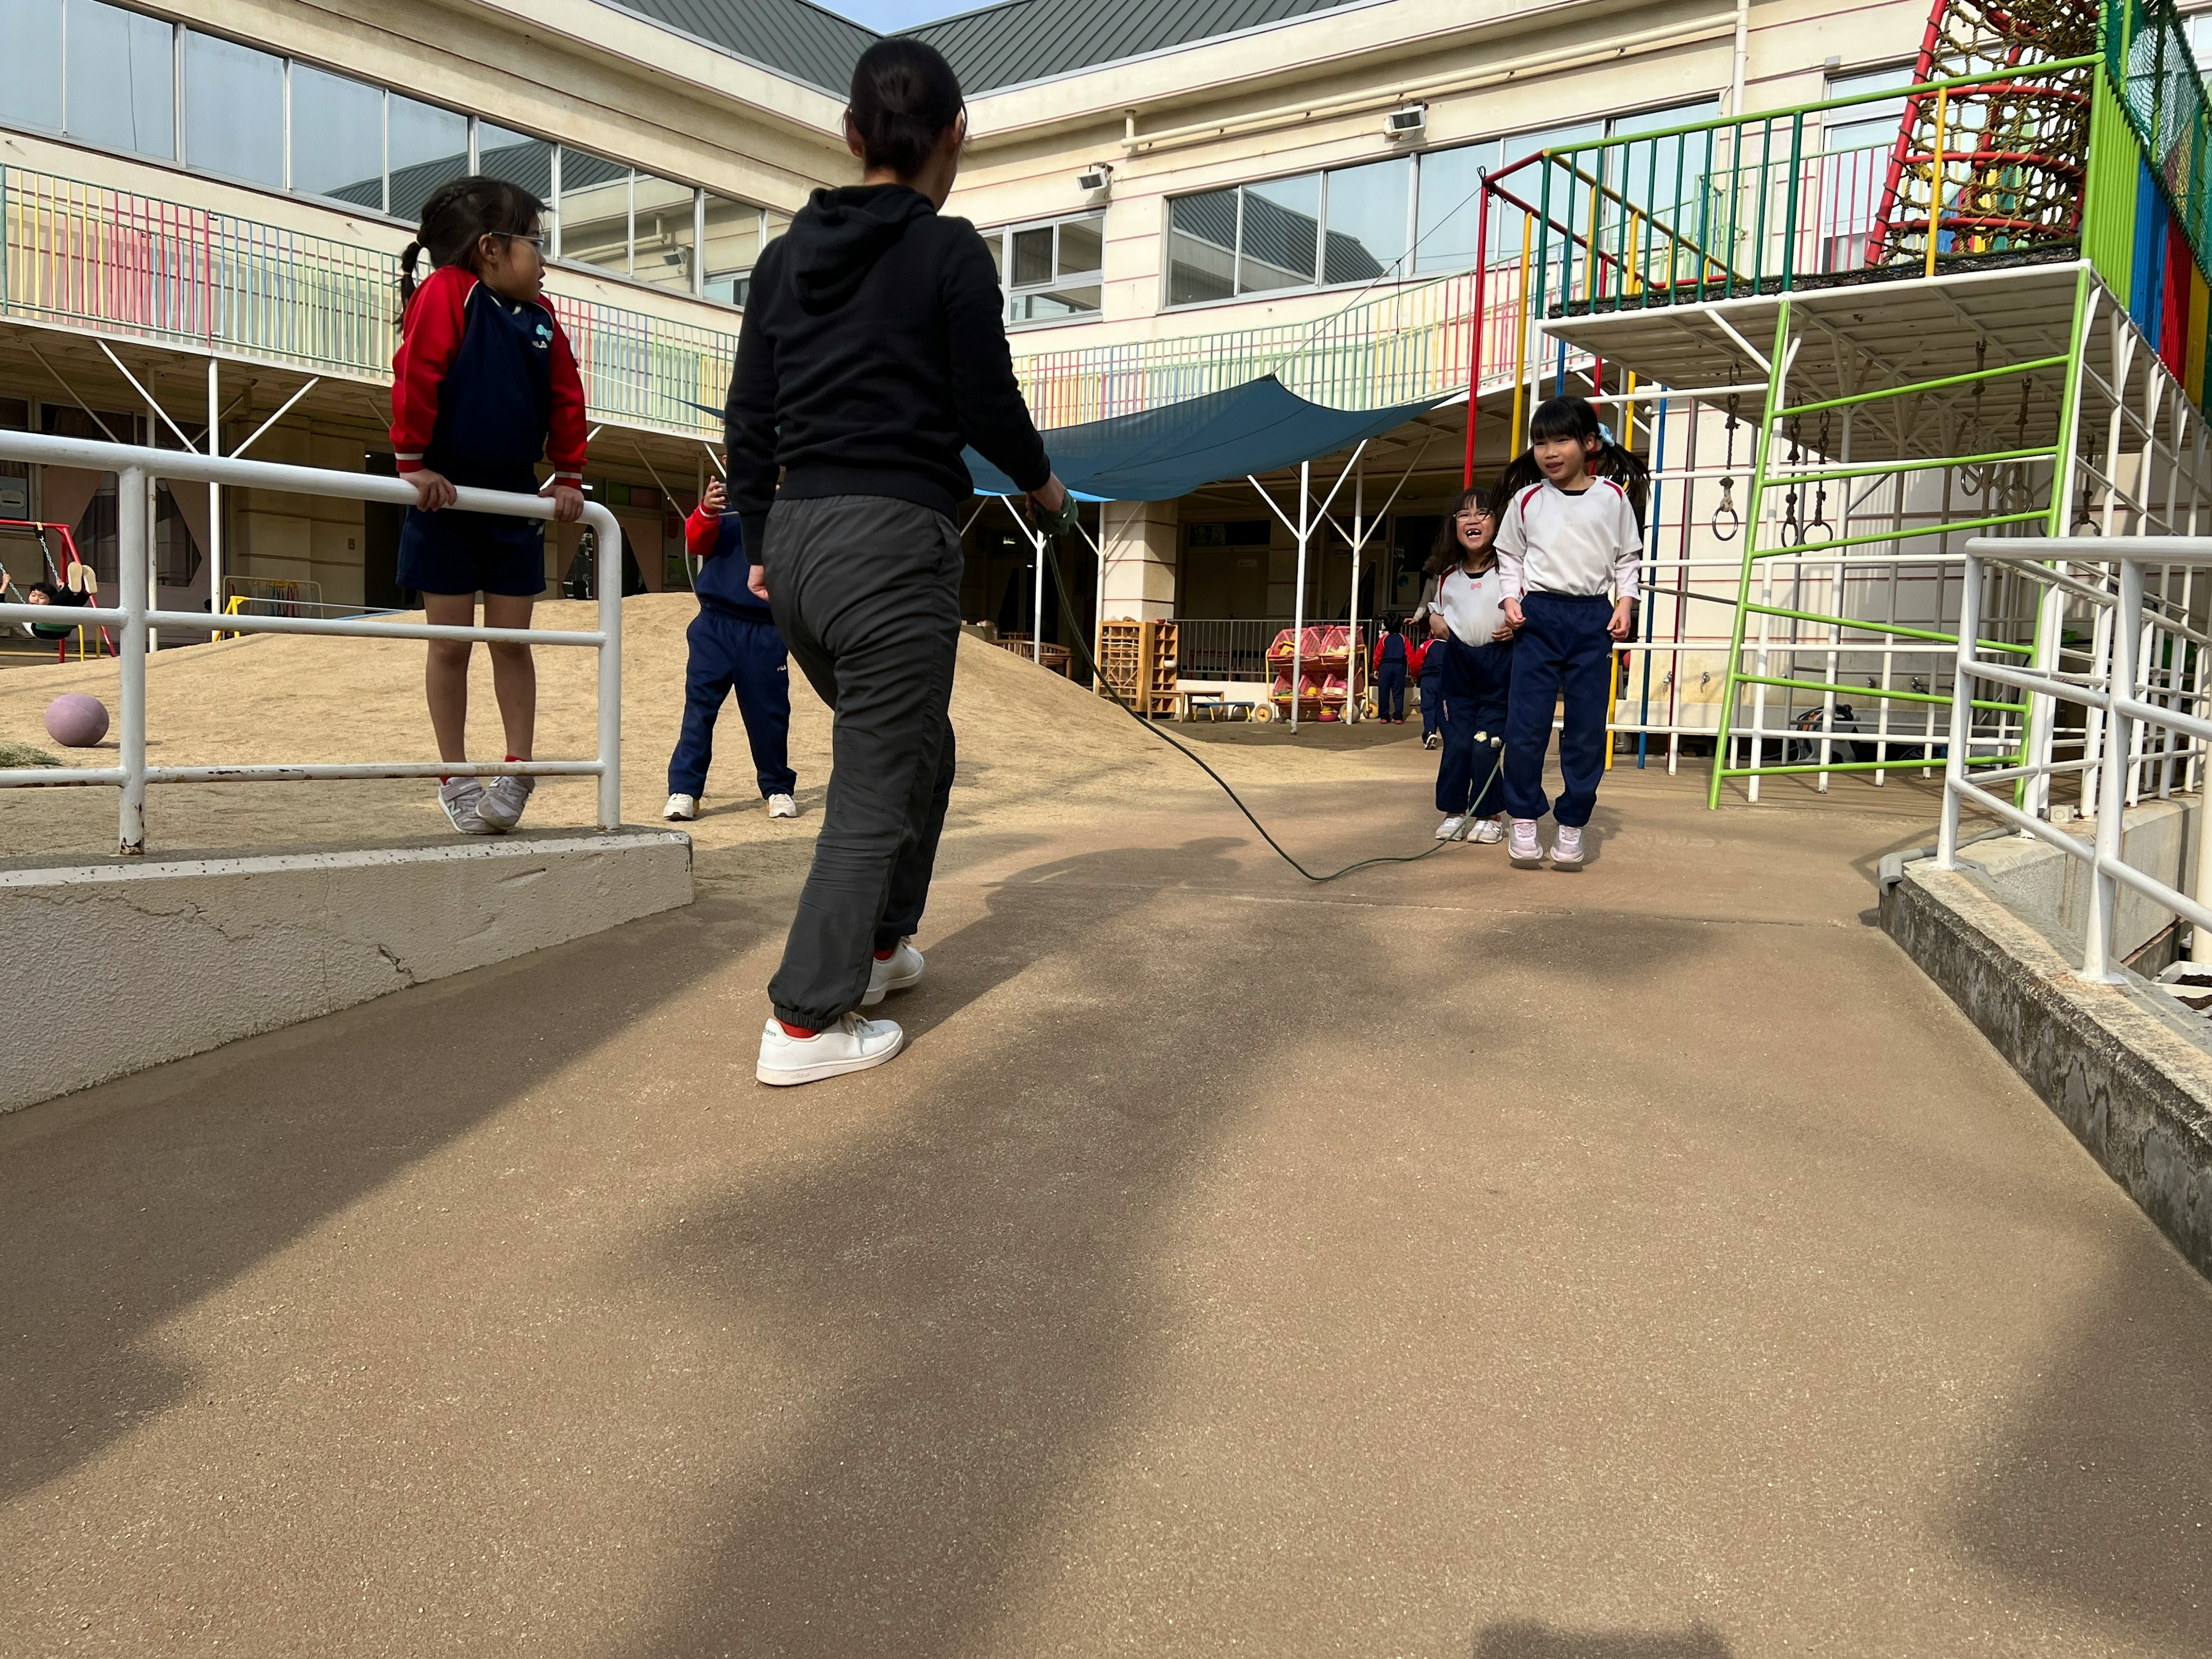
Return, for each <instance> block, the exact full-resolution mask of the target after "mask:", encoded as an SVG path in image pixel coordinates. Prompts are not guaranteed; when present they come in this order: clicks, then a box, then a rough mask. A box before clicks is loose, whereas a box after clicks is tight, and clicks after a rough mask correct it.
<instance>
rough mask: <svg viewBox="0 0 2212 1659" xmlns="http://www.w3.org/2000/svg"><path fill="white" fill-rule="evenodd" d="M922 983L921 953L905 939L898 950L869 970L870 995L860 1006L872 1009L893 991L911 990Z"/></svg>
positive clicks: (899, 944) (874, 964) (867, 995)
mask: <svg viewBox="0 0 2212 1659" xmlns="http://www.w3.org/2000/svg"><path fill="white" fill-rule="evenodd" d="M919 984H921V951H917V950H915V948H914V946H913V945H911V944H909V943H908V942H907V941H906V940H905V939H901V940H900V941H899V942H898V948H897V949H896V951H892V952H891V953H890V955H889V956H887V957H884V958H883V959H882V960H881V961H880V962H876V963H871V964H870V965H869V968H868V994H866V996H864V997H862V998H861V999H860V1006H862V1007H863V1008H872V1007H874V1006H876V1005H877V1004H878V1003H879V1002H881V1001H882V1000H884V998H885V997H886V996H888V995H889V994H890V993H891V992H893V991H907V990H911V989H913V988H914V987H915V986H917V985H919Z"/></svg>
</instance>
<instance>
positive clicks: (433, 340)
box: [392, 178, 585, 836]
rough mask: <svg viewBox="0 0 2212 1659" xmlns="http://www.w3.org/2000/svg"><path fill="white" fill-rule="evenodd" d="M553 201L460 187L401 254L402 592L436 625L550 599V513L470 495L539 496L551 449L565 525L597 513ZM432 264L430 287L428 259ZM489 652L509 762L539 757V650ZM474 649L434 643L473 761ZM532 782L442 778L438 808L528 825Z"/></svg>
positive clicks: (501, 616) (446, 718)
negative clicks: (558, 310)
mask: <svg viewBox="0 0 2212 1659" xmlns="http://www.w3.org/2000/svg"><path fill="white" fill-rule="evenodd" d="M544 212H545V204H544V203H542V202H540V201H539V200H538V198H537V197H535V196H532V194H531V193H530V192H529V191H526V190H524V189H523V188H521V187H520V185H513V184H509V183H508V182H507V180H505V179H485V178H470V179H454V180H453V183H451V184H449V185H444V186H442V187H441V188H440V189H439V190H438V191H435V193H434V194H433V195H432V196H431V197H430V199H429V201H428V203H426V204H424V205H423V209H422V228H421V229H420V230H418V231H417V232H416V237H415V240H413V241H411V242H410V243H409V244H408V245H407V247H406V249H405V251H404V252H402V253H401V254H400V256H399V302H400V317H399V330H400V338H399V349H398V354H397V355H396V356H393V358H392V450H393V452H394V455H395V459H397V462H398V472H399V476H400V477H403V478H404V479H406V480H407V482H408V483H411V484H412V485H414V486H415V505H414V506H413V507H410V508H409V509H408V513H407V520H406V523H405V524H404V526H402V528H401V530H400V532H399V570H398V577H399V583H400V585H401V586H403V587H411V588H413V589H415V590H416V592H419V593H421V594H422V608H423V610H424V611H425V612H426V613H427V615H428V618H429V620H430V621H432V622H434V623H452V624H457V625H459V626H462V627H467V626H469V625H470V624H471V623H474V622H475V621H476V611H477V594H478V593H482V594H483V619H484V624H485V626H487V627H489V628H527V627H529V626H530V612H531V609H532V605H534V604H535V603H536V601H537V597H538V594H540V593H542V592H544V591H545V526H544V522H543V521H542V520H537V519H514V518H508V517H507V516H505V515H503V514H500V513H462V512H457V511H455V510H454V508H453V501H454V493H453V492H454V489H455V488H456V486H473V487H475V488H477V489H501V490H508V491H512V492H513V493H514V494H516V495H537V494H538V493H539V485H538V461H539V460H540V459H542V458H546V457H548V456H550V459H551V460H552V463H553V476H552V477H551V478H550V480H549V481H548V482H547V483H546V485H545V486H544V487H545V488H546V489H550V490H551V491H552V494H553V516H554V517H555V518H556V519H558V520H562V522H563V523H568V522H572V521H573V520H576V519H578V518H580V517H581V516H582V514H583V511H584V495H583V483H584V430H585V429H584V384H583V381H582V380H581V379H580V377H579V376H578V374H577V373H576V360H575V357H574V355H573V354H572V353H571V352H570V351H569V349H568V337H567V336H566V335H564V334H563V333H562V331H561V325H560V324H559V323H558V322H556V320H555V319H554V316H553V311H552V307H550V306H548V305H547V304H546V303H545V262H544V258H542V257H540V254H539V251H538V250H539V243H540V238H539V234H538V225H539V223H540V222H541V220H542V219H543V217H544ZM426 252H427V253H428V255H429V256H430V265H431V270H430V275H429V276H428V278H427V279H426V280H424V281H423V282H422V283H419V284H418V283H416V280H415V266H416V259H417V258H418V257H419V256H420V255H422V254H423V253H426ZM489 649H490V652H491V672H492V690H493V692H494V694H495V696H497V698H498V700H499V714H500V720H501V724H502V725H503V726H505V727H506V735H507V750H506V753H507V759H508V760H510V761H520V760H528V759H529V758H530V753H531V744H532V742H533V741H534V739H535V736H536V728H537V723H538V671H537V666H536V665H535V664H534V663H533V662H532V660H531V655H530V647H528V646H526V645H511V644H498V645H494V646H492V647H489ZM469 650H470V642H469V641H466V640H433V641H430V657H429V664H428V669H427V670H426V671H425V674H424V690H425V691H426V693H427V695H428V700H429V704H430V725H431V727H432V729H433V730H434V731H435V732H436V733H437V738H438V755H439V758H441V760H446V761H453V762H464V761H466V760H467V758H468V749H467V744H466V742H465V734H466V731H467V726H468V713H469ZM532 782H533V780H532V779H530V778H526V777H501V778H495V779H493V780H492V781H491V784H490V786H489V787H484V786H483V785H482V784H480V783H479V782H478V781H477V780H476V779H475V778H472V777H449V778H447V779H445V780H443V781H442V782H441V785H440V787H439V790H438V805H440V806H441V807H442V808H443V809H444V810H445V813H446V817H447V819H448V820H449V821H450V822H451V823H452V824H453V828H454V829H458V830H459V831H460V832H461V833H462V834H463V835H465V836H487V835H495V834H499V833H501V832H503V831H505V830H508V829H513V828H514V826H515V824H516V823H517V822H518V821H520V818H521V817H522V809H523V807H524V805H526V803H527V802H528V801H529V799H530V792H531V788H532Z"/></svg>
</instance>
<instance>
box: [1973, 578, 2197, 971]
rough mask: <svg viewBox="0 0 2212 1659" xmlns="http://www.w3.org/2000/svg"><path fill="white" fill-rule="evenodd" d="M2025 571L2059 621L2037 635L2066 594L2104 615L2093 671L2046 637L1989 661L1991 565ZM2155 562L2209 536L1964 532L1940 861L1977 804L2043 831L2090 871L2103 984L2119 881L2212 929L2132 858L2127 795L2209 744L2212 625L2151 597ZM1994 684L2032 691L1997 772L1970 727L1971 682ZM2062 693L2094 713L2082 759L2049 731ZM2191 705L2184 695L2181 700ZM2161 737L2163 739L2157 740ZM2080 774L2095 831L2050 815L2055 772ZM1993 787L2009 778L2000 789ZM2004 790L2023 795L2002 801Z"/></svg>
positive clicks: (2157, 786)
mask: <svg viewBox="0 0 2212 1659" xmlns="http://www.w3.org/2000/svg"><path fill="white" fill-rule="evenodd" d="M1992 568H2001V569H2003V570H2006V571H2009V572H2015V573H2017V574H2019V575H2021V576H2022V577H2025V578H2026V579H2027V580H2031V581H2033V582H2036V583H2038V584H2039V585H2040V586H2042V588H2043V589H2044V590H2045V600H2044V604H2045V607H2046V609H2047V610H2048V611H2050V612H2051V615H2052V617H2053V618H2054V625H2053V626H2052V627H2051V628H2050V629H2046V630H2039V638H2044V639H2045V640H2048V639H2051V638H2055V637H2056V634H2057V629H2056V626H2055V618H2056V616H2057V612H2058V611H2060V610H2062V609H2063V607H2064V606H2066V605H2068V604H2069V603H2070V604H2072V605H2075V606H2079V607H2084V608H2087V609H2088V610H2089V611H2093V613H2094V614H2095V617H2096V636H2097V641H2098V647H2097V649H2096V651H2095V653H2094V654H2093V658H2092V659H2091V663H2090V666H2089V667H2088V668H2087V670H2085V671H2069V670H2067V669H2065V668H2064V667H2063V665H2061V663H2060V662H2059V661H2057V660H2056V659H2055V657H2056V653H2055V652H2054V651H2052V650H2051V649H2050V648H2048V647H2045V649H2042V650H2039V653H2038V654H2037V656H2036V659H2035V660H2034V661H2033V664H2032V665H2027V666H2016V665H2014V664H2012V663H1997V662H1990V661H1986V660H1984V659H1983V657H1982V655H1981V653H1980V651H1979V649H1978V647H1977V645H1976V640H1977V636H1978V627H1979V623H1980V620H1981V611H1982V600H1983V595H1984V591H1985V588H1986V585H1987V581H1988V577H1989V574H1990V570H1991V569H1992ZM2151 568H2160V569H2166V568H2179V569H2190V568H2195V569H2203V568H2212V538H2203V537H2177V536H2120V537H2112V538H2100V537H2095V536H2074V537H2055V538H2048V539H2043V540H2036V541H2029V542H2021V541H1996V540H1990V539H1986V538H1975V539H1974V540H1972V541H1970V542H1968V543H1967V544H1966V563H1965V565H1964V575H1965V582H1964V592H1963V594H1962V596H1961V598H1960V620H1959V643H1958V647H1957V656H1956V674H1955V682H1954V690H1953V693H1952V698H1951V725H1950V744H1949V753H1948V757H1947V758H1946V761H1945V766H1944V776H1943V815H1942V825H1941V828H1940V829H1939V830H1938V833H1937V837H1936V865H1937V866H1938V867H1939V868H1941V869H1945V870H1952V869H1956V868H1957V867H1958V854H1959V823H1960V812H1961V811H1962V809H1963V808H1965V807H1966V806H1967V805H1972V806H1974V807H1976V808H1978V810H1980V811H1984V812H1987V813H1989V814H1990V816H1991V817H1996V818H1997V819H1998V820H2000V821H2001V822H2002V823H2008V824H2010V825H2012V826H2013V827H2014V828H2015V829H2019V830H2021V831H2022V832H2024V833H2026V834H2027V835H2031V836H2037V837H2039V838H2040V839H2041V840H2043V841H2045V842H2049V843H2050V844H2051V845H2052V846H2054V847H2056V848H2058V849H2059V850H2060V851H2061V852H2063V853H2064V854H2066V855H2067V856H2068V857H2069V858H2071V859H2074V860H2077V861H2078V862H2080V863H2081V864H2083V865H2086V866H2087V867H2088V869H2089V872H2090V883H2089V902H2088V905H2087V914H2086V916H2085V920H2084V926H2083V929H2082V935H2083V937H2082V947H2081V977H2082V978H2084V979H2086V980H2091V981H2099V982H2111V981H2117V980H2118V979H2119V977H2120V975H2118V973H2117V972H2116V971H2115V968H2114V963H2115V948H2114V932H2113V928H2114V923H2115V921H2116V920H2117V917H2118V909H2119V897H2120V889H2121V888H2123V887H2127V888H2130V889H2132V890H2135V891H2136V892H2137V893H2140V894H2142V896H2144V897H2145V898H2147V899H2148V900H2150V901H2151V902H2152V903H2154V904H2156V905H2158V906H2160V908H2164V909H2166V910H2168V911H2171V912H2172V914H2173V915H2177V916H2179V917H2181V918H2183V919H2184V920H2185V921H2189V922H2190V923H2191V924H2192V925H2193V926H2194V927H2197V930H2198V937H2199V939H2206V938H2208V937H2212V907H2207V906H2206V905H2205V904H2203V903H2202V902H2199V900H2198V899H2197V898H2193V897H2191V896H2190V895H2188V894H2186V893H2184V892H2181V891H2179V890H2176V889H2174V888H2172V887H2169V886H2168V885H2166V883H2164V882H2162V881H2160V880H2159V879H2158V878H2156V877H2154V876H2150V875H2147V874H2145V873H2144V872H2142V871H2141V870H2138V869H2136V868H2135V867H2134V866H2131V865H2130V864H2129V863H2128V862H2127V860H2126V859H2125V858H2124V856H2123V847H2122V842H2121V836H2122V832H2123V829H2124V818H2125V813H2126V810H2127V807H2128V805H2129V804H2130V802H2131V801H2134V800H2136V799H2141V796H2142V793H2143V791H2144V789H2145V787H2146V780H2147V778H2148V777H2150V776H2152V775H2155V776H2156V778H2157V780H2158V781H2157V782H2156V783H2154V784H2151V785H2150V786H2149V787H2151V788H2152V789H2153V790H2154V793H2161V794H2162V793H2166V792H2167V791H2168V790H2169V789H2170V788H2171V787H2172V781H2173V778H2174V776H2175V774H2176V772H2177V770H2179V771H2180V772H2181V774H2182V775H2184V777H2185V778H2186V777H2188V776H2189V775H2192V774H2193V773H2194V771H2195V769H2196V767H2197V765H2198V764H2200V763H2202V762H2203V759H2204V757H2205V755H2206V753H2207V751H2208V749H2212V719H2208V718H2206V716H2207V715H2208V714H2212V708H2208V707H2207V704H2208V702H2212V697H2208V695H2207V692H2206V690H2205V688H2204V685H2203V676H2202V675H2201V673H2192V672H2191V666H2192V662H2191V659H2196V660H2197V662H2199V663H2201V662H2202V660H2203V655H2204V653H2205V652H2206V651H2208V650H2212V635H2208V634H2205V633H2203V632H2202V631H2200V630H2198V629H2196V628H2194V627H2192V626H2191V625H2190V623H2188V621H2187V620H2186V618H2185V617H2179V616H2176V615H2175V614H2173V612H2172V610H2171V608H2169V607H2166V606H2163V605H2160V603H2159V602H2158V601H2157V600H2155V599H2152V600H2149V601H2148V602H2147V601H2146V599H2145V593H2144V573H2145V572H2146V571H2147V570H2148V569H2151ZM1978 682H1987V683H1989V684H1991V685H1994V686H1999V687H2002V688H2004V689H2005V690H2007V691H2009V692H2013V693H2019V692H2026V693H2027V695H2028V697H2029V699H2030V705H2029V706H2030V714H2029V742H2028V744H2027V760H2026V763H2024V764H2022V765H2020V766H2017V767H2009V768H2007V769H2003V770H2002V771H1993V772H1979V773H1969V772H1968V770H1967V769H1966V737H1967V735H1968V734H1969V733H1970V732H1972V726H1973V720H1974V715H1975V710H1976V708H1977V707H1978V706H1985V702H1986V700H1985V699H1984V698H1983V697H1978V696H1977V693H1976V690H1975V688H1976V684H1977V683H1978ZM2061 703H2072V704H2076V705H2079V706H2081V708H2084V709H2086V710H2087V720H2086V722H2085V727H2084V731H2083V743H2082V753H2081V757H2080V759H2079V760H2077V761H2073V762H2060V763H2053V762H2052V760H2051V740H2050V737H2049V733H2050V731H2051V720H2052V717H2053V714H2054V712H2055V710H2056V709H2057V706H2058V705H2059V704H2061ZM2184 705H2187V707H2184ZM2154 738H2157V739H2159V740H2158V741H2156V742H2154V740H2153V739H2154ZM2072 771H2079V772H2081V774H2082V778H2083V781H2082V795H2081V802H2082V811H2083V813H2084V815H2085V816H2087V817H2093V818H2094V820H2095V824H2096V833H2095V837H2094V839H2093V840H2087V839H2084V838H2083V837H2081V836H2075V835H2070V834H2069V833H2068V832H2067V831H2066V830H2065V829H2063V828H2061V827H2060V826H2059V825H2058V824H2057V823H2053V822H2052V821H2051V819H2050V818H2049V817H2047V816H2045V813H2046V812H2047V811H2048V806H2049V798H2050V786H2051V779H2052V778H2053V777H2054V776H2055V775H2058V774H2060V773H2064V772H2072ZM1993 785H2011V786H2013V787H2011V788H2008V789H2006V790H2004V792H2003V794H2000V793H1996V791H1994V790H1993V789H1992V787H1991V786H1993ZM2005 794H2009V795H2013V796H2015V799H2004V795H2005ZM2204 872H2205V860H2204V858H2203V849H2202V848H2201V847H2200V850H2199V863H2198V867H2197V872H2196V873H2195V877H2194V882H2195V884H2196V885H2197V887H2198V889H2199V890H2200V891H2202V890H2203V876H2204Z"/></svg>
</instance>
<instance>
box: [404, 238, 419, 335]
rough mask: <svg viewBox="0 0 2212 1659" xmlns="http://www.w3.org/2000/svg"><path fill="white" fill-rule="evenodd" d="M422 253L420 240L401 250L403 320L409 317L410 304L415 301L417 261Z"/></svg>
mask: <svg viewBox="0 0 2212 1659" xmlns="http://www.w3.org/2000/svg"><path fill="white" fill-rule="evenodd" d="M421 255H422V243H421V242H420V241H419V240H418V241H413V242H410V243H408V244H407V246H405V247H403V248H401V249H400V250H399V314H400V316H401V317H402V318H403V319H404V317H405V316H406V315H407V307H408V303H409V301H412V300H413V299H414V297H415V289H416V287H417V286H418V284H417V283H416V281H415V261H416V259H417V258H420V257H421Z"/></svg>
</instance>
